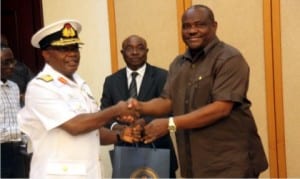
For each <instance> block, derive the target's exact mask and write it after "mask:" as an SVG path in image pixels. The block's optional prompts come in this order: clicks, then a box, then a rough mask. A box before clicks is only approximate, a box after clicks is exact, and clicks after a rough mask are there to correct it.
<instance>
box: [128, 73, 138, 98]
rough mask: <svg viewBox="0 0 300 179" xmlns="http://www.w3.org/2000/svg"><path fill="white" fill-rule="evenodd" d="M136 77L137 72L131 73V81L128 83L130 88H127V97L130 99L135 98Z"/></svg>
mask: <svg viewBox="0 0 300 179" xmlns="http://www.w3.org/2000/svg"><path fill="white" fill-rule="evenodd" d="M137 75H138V73H137V72H132V73H131V77H132V80H131V83H130V86H129V95H130V97H132V98H136V97H137V87H136V80H135V78H136V76H137Z"/></svg>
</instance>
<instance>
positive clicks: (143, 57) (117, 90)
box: [101, 35, 178, 178]
mask: <svg viewBox="0 0 300 179" xmlns="http://www.w3.org/2000/svg"><path fill="white" fill-rule="evenodd" d="M148 51H149V49H148V48H147V42H146V40H145V39H143V38H142V37H139V36H137V35H131V36H129V37H127V38H126V39H125V40H124V41H123V43H122V50H121V53H122V56H123V58H124V60H125V63H126V65H127V66H126V67H125V68H122V69H121V70H119V71H117V72H116V73H114V74H112V75H110V76H108V77H106V79H105V82H104V86H103V93H102V98H101V109H104V108H107V107H109V106H111V105H114V104H116V103H118V102H119V101H121V100H127V99H128V98H130V97H133V98H137V99H138V100H141V101H148V100H150V99H152V98H155V97H159V96H160V93H161V91H162V89H163V87H164V84H165V81H166V77H167V71H166V70H164V69H161V68H158V67H155V66H152V65H150V64H148V63H147V53H148ZM132 72H134V74H135V75H134V76H132ZM133 84H134V85H133ZM132 85H133V86H134V87H133V86H132ZM141 117H142V118H141V119H140V120H138V122H137V123H138V124H139V125H142V126H143V125H145V124H147V123H149V122H150V121H151V120H153V118H152V117H150V116H141ZM107 127H108V128H110V129H111V130H113V131H115V132H121V131H122V130H123V129H124V128H126V127H130V126H127V125H125V124H121V123H117V122H114V123H109V124H108V125H107ZM118 145H123V146H133V145H132V144H129V143H125V142H123V141H121V142H119V143H118ZM154 145H155V147H157V148H167V149H170V151H171V153H170V156H171V158H170V178H176V175H175V171H176V170H177V168H178V166H177V159H176V155H175V151H174V147H173V143H172V140H171V138H170V135H169V134H167V135H165V136H163V137H161V138H159V139H157V140H156V141H154ZM139 146H142V147H152V145H149V144H148V145H147V144H144V143H143V142H140V143H139Z"/></svg>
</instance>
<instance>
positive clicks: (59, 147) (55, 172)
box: [18, 64, 101, 179]
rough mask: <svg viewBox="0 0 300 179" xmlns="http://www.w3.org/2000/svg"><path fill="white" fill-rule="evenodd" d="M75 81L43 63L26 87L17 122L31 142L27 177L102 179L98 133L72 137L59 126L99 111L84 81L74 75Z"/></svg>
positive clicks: (38, 178) (42, 178) (95, 131)
mask: <svg viewBox="0 0 300 179" xmlns="http://www.w3.org/2000/svg"><path fill="white" fill-rule="evenodd" d="M74 80H75V81H76V83H75V82H73V81H71V80H69V79H68V78H66V77H65V76H63V75H62V74H60V73H58V72H57V71H55V70H54V69H53V68H52V67H51V66H49V65H47V64H46V65H45V67H44V69H43V71H42V72H40V73H39V74H38V75H37V77H35V78H34V79H33V80H32V81H31V82H30V83H29V85H28V87H27V91H26V95H25V101H26V104H25V106H24V108H23V109H22V110H21V111H20V112H19V113H18V122H19V124H20V126H19V128H20V129H21V131H23V132H24V133H26V134H27V135H28V136H29V137H30V142H31V143H32V151H33V157H32V161H31V168H30V178H36V179H44V178H64V179H65V178H72V179H74V178H88V179H94V178H97V179H98V178H101V170H100V161H99V147H100V142H99V132H98V130H94V131H91V132H88V133H85V134H81V135H77V136H73V135H71V134H69V133H67V132H66V131H64V130H63V129H61V128H59V127H58V126H60V125H61V124H63V123H65V122H66V121H68V120H70V119H71V118H73V117H74V116H76V115H78V114H81V113H91V112H96V111H98V106H97V104H96V101H95V100H94V99H93V97H92V95H91V91H90V89H89V87H88V85H87V84H86V83H85V81H83V80H82V79H81V78H80V77H79V76H78V75H77V74H74Z"/></svg>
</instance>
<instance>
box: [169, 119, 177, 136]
mask: <svg viewBox="0 0 300 179" xmlns="http://www.w3.org/2000/svg"><path fill="white" fill-rule="evenodd" d="M168 129H169V132H176V125H175V123H174V119H173V117H169V126H168Z"/></svg>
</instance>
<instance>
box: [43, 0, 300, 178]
mask: <svg viewBox="0 0 300 179" xmlns="http://www.w3.org/2000/svg"><path fill="white" fill-rule="evenodd" d="M114 1H115V11H116V26H117V29H116V30H117V34H116V40H117V46H118V47H117V49H118V61H119V68H121V67H123V66H124V63H123V60H122V58H121V56H120V52H119V50H120V44H121V42H122V40H123V39H124V38H125V37H126V36H128V35H129V34H132V33H135V34H139V35H142V36H144V37H145V38H146V39H147V41H148V45H149V49H150V51H149V62H150V63H151V64H154V65H157V66H161V67H163V68H168V65H169V63H170V62H171V60H172V59H173V58H174V56H175V55H176V54H177V53H178V33H180V32H178V29H177V20H176V18H177V14H176V13H177V12H176V8H177V7H176V1H175V0H164V1H162V0H152V1H148V0H114ZM262 1H263V0H248V1H245V0H244V1H241V0H193V1H192V2H193V3H202V4H206V5H208V6H210V7H212V9H213V10H214V12H215V15H216V20H217V21H218V23H219V26H218V36H219V37H220V39H221V40H223V41H225V42H227V43H229V44H232V45H233V46H235V47H237V48H238V49H240V50H241V52H242V53H243V54H244V56H245V58H246V60H247V61H248V63H249V65H250V68H251V78H250V89H249V98H250V99H251V101H252V102H253V105H252V111H253V113H254V116H255V119H256V122H257V126H258V130H259V133H260V135H261V137H262V140H263V144H264V147H265V149H266V152H267V154H268V150H269V148H268V142H269V141H268V131H267V119H266V118H267V117H266V115H267V114H266V111H267V110H266V87H265V71H264V69H265V66H264V64H265V63H264V60H265V59H264V54H265V52H264V47H263V43H264V42H263V40H264V37H263V24H264V22H263V18H262V13H263V12H262V11H263V10H262V4H263V3H262ZM106 3H107V0H85V1H84V2H83V1H82V0H43V10H44V22H45V24H49V23H51V22H53V21H56V20H59V19H63V18H76V19H78V20H80V21H81V22H82V25H83V30H82V33H81V34H80V37H81V39H82V40H83V41H84V42H85V45H84V47H83V48H82V50H81V52H82V53H81V55H82V57H81V66H80V68H79V71H78V72H79V73H80V75H81V76H82V77H83V78H84V79H86V81H87V82H88V84H89V85H90V86H91V88H92V92H93V93H94V96H95V97H96V98H97V100H98V101H99V98H100V94H101V92H102V84H103V82H104V78H105V76H107V75H109V74H110V73H111V57H110V48H109V47H110V39H109V30H108V14H107V4H106ZM299 3H300V1H299V0H282V1H281V8H282V12H281V14H282V15H281V21H282V22H281V23H282V29H281V30H282V59H283V61H282V70H283V91H284V118H285V123H284V124H285V135H286V136H285V140H286V141H285V142H286V157H287V159H286V161H287V172H288V177H299V176H300V170H299V167H300V166H299V162H298V158H299V157H300V153H299V147H300V143H299V141H300V140H299V138H300V136H299V135H300V133H299V132H298V131H299V127H300V126H299V124H300V123H299V122H298V120H297V119H298V114H299V112H298V111H299V107H298V104H297V103H298V101H299V100H300V99H299V96H300V94H299V91H300V89H299V88H300V86H299V80H300V75H299V73H297V70H298V69H299V68H300V64H299V63H300V62H299V58H300V56H299V53H297V52H298V51H297V50H298V43H297V42H299V41H300V37H299V35H298V34H299V33H297V32H299V31H300V24H299V20H298V19H299V16H300V15H299V10H298V9H299V8H298V7H300V4H299ZM110 148H111V146H107V147H102V149H101V158H102V160H103V167H104V177H110V173H111V165H110V160H109V157H108V150H109V149H110ZM262 177H269V171H267V172H264V173H263V175H262Z"/></svg>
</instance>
